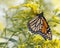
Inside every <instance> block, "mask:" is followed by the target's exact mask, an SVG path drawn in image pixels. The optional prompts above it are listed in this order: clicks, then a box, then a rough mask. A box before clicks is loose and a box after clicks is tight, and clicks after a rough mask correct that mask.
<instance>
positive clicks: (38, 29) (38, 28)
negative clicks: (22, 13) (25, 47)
mask: <svg viewBox="0 0 60 48" xmlns="http://www.w3.org/2000/svg"><path fill="white" fill-rule="evenodd" d="M28 28H29V30H30V31H31V32H32V33H37V34H40V35H42V36H43V37H44V39H49V40H51V39H52V33H51V30H50V27H49V25H48V23H47V22H46V19H45V18H44V16H43V13H41V14H38V15H37V16H36V17H35V18H33V19H32V20H30V21H29V22H28Z"/></svg>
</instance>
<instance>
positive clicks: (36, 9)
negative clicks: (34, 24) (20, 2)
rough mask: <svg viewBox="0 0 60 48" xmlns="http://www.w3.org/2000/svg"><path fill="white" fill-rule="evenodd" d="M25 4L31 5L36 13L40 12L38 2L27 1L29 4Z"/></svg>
mask: <svg viewBox="0 0 60 48" xmlns="http://www.w3.org/2000/svg"><path fill="white" fill-rule="evenodd" d="M24 6H26V7H30V8H31V9H32V11H33V12H34V13H39V12H40V11H39V4H36V3H33V4H31V3H27V4H24Z"/></svg>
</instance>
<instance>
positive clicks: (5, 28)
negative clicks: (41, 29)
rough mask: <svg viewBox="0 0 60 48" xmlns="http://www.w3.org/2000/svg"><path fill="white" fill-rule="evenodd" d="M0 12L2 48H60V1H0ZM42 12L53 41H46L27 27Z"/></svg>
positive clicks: (0, 41) (0, 40)
mask: <svg viewBox="0 0 60 48" xmlns="http://www.w3.org/2000/svg"><path fill="white" fill-rule="evenodd" d="M0 10H1V11H0V12H1V13H0V16H1V17H0V19H1V20H0V48H60V0H4V1H3V0H0ZM42 11H43V12H44V17H45V18H46V20H47V22H48V24H49V26H50V28H51V31H52V40H44V38H43V37H42V36H41V35H39V34H33V33H31V32H30V31H29V29H28V27H27V22H28V21H29V20H31V19H32V18H34V17H35V15H36V13H39V12H42Z"/></svg>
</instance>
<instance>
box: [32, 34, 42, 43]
mask: <svg viewBox="0 0 60 48" xmlns="http://www.w3.org/2000/svg"><path fill="white" fill-rule="evenodd" d="M41 40H42V37H41V36H40V35H36V36H35V37H34V38H33V41H34V42H36V43H38V42H40V41H41Z"/></svg>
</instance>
